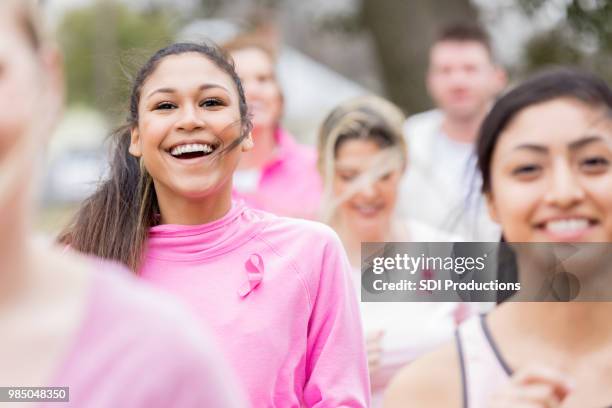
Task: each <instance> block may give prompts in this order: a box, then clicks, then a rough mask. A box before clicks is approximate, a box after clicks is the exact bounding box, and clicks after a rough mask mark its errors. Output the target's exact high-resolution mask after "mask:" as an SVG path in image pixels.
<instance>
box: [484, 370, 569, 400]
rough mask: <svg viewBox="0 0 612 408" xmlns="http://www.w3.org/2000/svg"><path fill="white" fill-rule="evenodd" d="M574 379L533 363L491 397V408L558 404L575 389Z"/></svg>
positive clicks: (517, 373)
mask: <svg viewBox="0 0 612 408" xmlns="http://www.w3.org/2000/svg"><path fill="white" fill-rule="evenodd" d="M572 387H573V386H572V383H571V381H570V380H569V379H568V378H567V377H566V376H564V375H563V374H561V373H559V372H558V371H556V370H552V369H550V368H547V367H538V366H531V367H527V368H525V369H523V370H519V371H517V372H516V373H515V374H514V375H513V376H512V378H511V379H510V382H509V383H508V384H507V385H506V386H504V387H502V388H501V389H500V390H498V391H497V392H496V393H495V394H494V395H493V396H492V398H491V401H490V404H489V407H490V408H510V407H512V408H557V407H560V406H561V404H562V403H563V401H564V400H565V398H566V397H567V396H568V395H569V393H570V392H571V391H572Z"/></svg>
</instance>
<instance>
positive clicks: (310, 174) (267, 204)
mask: <svg viewBox="0 0 612 408" xmlns="http://www.w3.org/2000/svg"><path fill="white" fill-rule="evenodd" d="M275 138H276V143H277V144H276V147H277V150H276V154H275V156H274V158H273V159H272V160H271V161H269V162H268V163H267V164H266V165H265V166H263V168H262V169H261V171H260V172H257V173H252V174H251V176H250V178H253V180H251V181H246V182H244V181H241V179H248V178H249V175H247V173H249V172H250V171H248V170H247V171H237V172H236V173H235V174H234V197H235V198H239V199H242V200H244V201H245V202H246V203H247V205H248V206H249V207H251V208H257V209H261V210H265V211H269V212H271V213H273V214H277V215H286V216H290V217H299V218H309V219H314V218H315V217H316V216H317V212H318V210H319V205H320V201H321V194H322V191H323V186H322V183H321V176H320V175H319V172H318V171H317V153H316V151H315V149H314V148H313V147H310V146H305V145H301V144H298V143H296V142H295V140H294V139H293V137H292V136H291V135H290V134H289V133H287V132H286V131H285V130H283V129H281V128H278V129H277V131H276V134H275Z"/></svg>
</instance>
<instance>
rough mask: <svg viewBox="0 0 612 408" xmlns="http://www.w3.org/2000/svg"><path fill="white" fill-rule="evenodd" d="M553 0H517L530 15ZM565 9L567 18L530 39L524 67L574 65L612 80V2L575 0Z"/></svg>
mask: <svg viewBox="0 0 612 408" xmlns="http://www.w3.org/2000/svg"><path fill="white" fill-rule="evenodd" d="M550 1H551V0H517V2H518V5H519V6H520V7H521V8H522V10H523V11H524V12H525V13H526V15H527V16H533V15H534V14H535V13H537V12H538V11H539V10H540V9H541V8H542V7H545V6H546V5H547V4H548V3H549V2H550ZM564 12H565V14H566V18H564V19H562V20H560V21H559V22H558V23H557V25H556V26H555V27H553V28H552V29H551V30H549V31H546V32H543V33H540V34H538V35H536V36H535V37H534V38H532V39H531V40H530V41H529V43H528V45H527V48H526V53H525V64H524V67H523V70H524V71H533V70H537V69H539V68H542V67H544V66H549V65H571V66H578V67H582V68H585V69H588V70H590V71H593V72H595V73H597V74H599V75H601V76H602V77H604V78H606V79H607V80H608V81H612V57H611V56H612V24H610V22H612V2H610V1H601V0H589V1H585V0H572V1H569V2H568V3H567V4H566V5H565V10H564Z"/></svg>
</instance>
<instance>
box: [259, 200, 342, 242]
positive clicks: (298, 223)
mask: <svg viewBox="0 0 612 408" xmlns="http://www.w3.org/2000/svg"><path fill="white" fill-rule="evenodd" d="M247 211H248V212H250V213H251V214H256V215H257V216H258V217H259V218H260V219H261V220H265V223H266V227H265V228H264V229H263V231H262V232H261V236H262V237H263V238H264V239H268V240H271V241H274V242H286V240H287V239H297V240H298V241H299V242H300V243H301V244H302V245H309V244H317V245H318V244H331V245H341V243H340V239H339V238H338V235H337V234H336V232H335V231H334V230H333V229H332V228H331V227H330V226H328V225H327V224H324V223H322V222H318V221H313V220H307V219H303V218H293V217H285V216H278V215H275V214H272V213H269V212H266V211H262V210H255V209H248V210H247Z"/></svg>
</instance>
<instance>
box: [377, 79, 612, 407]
mask: <svg viewBox="0 0 612 408" xmlns="http://www.w3.org/2000/svg"><path fill="white" fill-rule="evenodd" d="M477 153H478V165H479V168H480V171H481V173H482V176H483V186H482V189H483V193H484V194H485V196H486V198H487V201H488V205H489V211H490V214H491V216H492V218H493V219H495V220H496V221H497V222H498V223H499V224H500V225H501V227H502V232H503V238H504V240H505V241H506V242H508V243H509V245H511V246H512V247H513V248H514V249H515V253H516V263H517V265H518V277H519V280H520V281H521V283H528V282H533V281H534V279H536V280H542V277H543V276H545V274H546V273H547V272H548V271H546V270H545V269H544V268H542V267H541V266H542V265H544V264H545V263H543V262H542V263H540V259H538V255H539V254H542V253H543V252H541V250H540V249H539V248H542V247H544V246H545V245H549V246H553V248H554V249H555V250H559V251H560V252H566V251H567V250H568V248H571V246H568V245H559V244H558V243H564V244H567V243H577V244H580V245H581V246H580V245H579V246H578V247H579V248H586V249H588V250H587V251H586V252H589V251H590V250H591V249H595V250H597V251H599V253H600V255H601V254H603V255H605V256H607V257H608V258H609V252H610V251H609V248H607V246H609V244H608V245H607V246H606V245H604V244H603V243H609V242H612V91H611V90H610V88H609V87H608V85H607V84H606V83H605V82H604V81H603V80H601V79H600V78H597V77H595V76H593V75H590V74H586V73H581V72H577V71H572V70H566V69H562V70H553V71H548V72H545V73H542V74H540V75H537V76H535V77H533V78H531V79H529V80H527V81H526V82H524V83H522V84H521V85H519V86H517V87H516V88H515V89H513V90H511V91H510V92H508V93H507V94H506V95H504V96H503V97H502V98H501V99H500V100H499V101H498V102H497V103H496V104H495V106H494V107H493V109H492V110H491V111H490V112H489V114H488V116H487V117H486V119H485V121H484V123H483V125H482V128H481V131H480V138H479V140H478V145H477ZM521 243H523V244H521ZM540 243H542V244H540ZM555 243H556V244H555ZM594 243H599V244H594ZM553 244H555V245H553ZM587 244H588V245H587ZM598 248H599V249H598ZM602 248H603V249H604V251H605V252H601V251H600V250H601V249H602ZM603 260H604V263H606V260H605V258H603ZM593 261H594V259H593V257H583V256H579V257H577V258H573V259H572V261H571V263H570V266H572V268H573V269H574V270H578V271H582V272H581V273H582V274H583V275H582V276H583V278H585V279H583V281H582V282H583V283H586V285H585V286H584V287H583V289H585V290H586V289H589V290H591V294H593V293H596V290H599V295H598V297H592V298H591V299H590V300H604V301H605V300H607V299H606V298H605V294H606V291H605V290H603V291H602V290H601V289H602V286H603V287H604V288H605V287H606V286H605V285H599V288H596V290H593V288H592V285H591V284H590V281H594V282H599V281H600V279H602V278H606V275H607V276H608V277H609V276H610V273H609V271H607V272H606V273H605V274H604V275H601V276H586V275H585V274H589V273H591V272H592V271H591V266H593ZM607 265H608V267H609V265H610V263H609V262H608V263H607ZM600 266H601V265H600ZM604 266H605V265H604ZM587 278H588V279H587ZM608 281H609V278H606V279H604V282H608ZM590 286H591V287H590ZM607 287H608V288H609V285H608V286H607ZM526 289H527V292H526V293H529V292H528V291H529V290H530V289H531V288H529V287H528V288H526ZM549 292H552V291H549ZM523 295H524V292H523V290H522V289H521V292H519V293H518V294H517V295H516V296H519V298H514V299H510V301H506V302H505V303H503V304H501V305H500V306H498V307H497V308H496V309H495V310H493V311H492V312H491V313H489V314H488V315H486V316H483V317H479V318H475V319H472V320H470V321H467V322H466V323H464V325H463V326H462V327H461V328H460V329H459V331H458V334H457V341H456V343H453V344H448V345H447V346H445V347H444V348H441V349H440V350H438V351H436V352H434V353H432V354H430V355H428V356H426V357H424V358H423V359H421V360H419V361H417V362H415V363H414V364H412V365H410V366H408V367H406V368H405V370H404V371H403V372H402V373H400V374H399V375H398V377H397V378H396V379H395V380H394V383H393V384H392V385H391V387H390V389H389V390H388V395H387V399H386V402H387V404H386V406H388V407H400V406H402V407H403V406H414V407H460V406H464V407H558V406H562V407H603V406H609V405H610V403H611V402H612V391H611V390H612V382H611V380H610V379H611V378H612V375H611V374H612V369H611V366H610V361H612V347H611V344H612V324H611V321H610V314H611V313H612V303H610V302H584V303H581V302H569V303H568V302H551V301H550V300H553V299H554V296H552V295H553V293H544V299H545V300H549V302H538V303H532V302H519V301H518V300H520V299H521V298H520V296H523ZM529 299H531V300H534V299H536V297H530V298H529ZM512 300H514V301H512ZM523 300H524V298H523ZM441 390H442V392H441Z"/></svg>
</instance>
